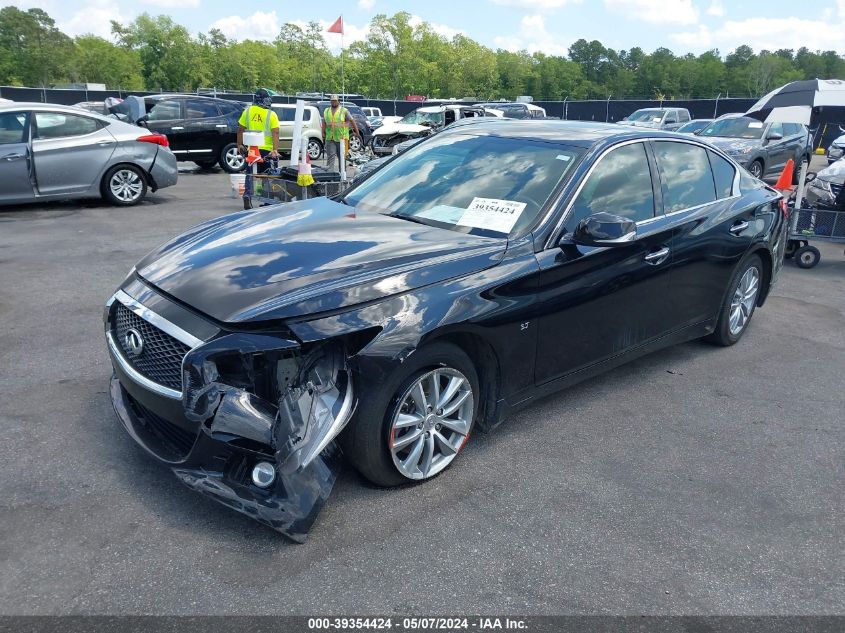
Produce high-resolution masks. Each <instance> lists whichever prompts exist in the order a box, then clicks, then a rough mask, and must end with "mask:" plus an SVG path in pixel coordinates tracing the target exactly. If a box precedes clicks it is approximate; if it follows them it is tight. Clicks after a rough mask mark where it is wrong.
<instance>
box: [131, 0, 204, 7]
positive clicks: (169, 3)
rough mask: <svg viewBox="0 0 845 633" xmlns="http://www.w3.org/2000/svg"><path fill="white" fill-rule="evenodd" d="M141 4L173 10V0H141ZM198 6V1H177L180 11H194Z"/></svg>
mask: <svg viewBox="0 0 845 633" xmlns="http://www.w3.org/2000/svg"><path fill="white" fill-rule="evenodd" d="M142 2H143V3H144V4H148V5H150V6H153V7H166V8H168V9H172V8H173V0H142ZM198 6H200V0H179V8H180V9H196V8H197V7H198Z"/></svg>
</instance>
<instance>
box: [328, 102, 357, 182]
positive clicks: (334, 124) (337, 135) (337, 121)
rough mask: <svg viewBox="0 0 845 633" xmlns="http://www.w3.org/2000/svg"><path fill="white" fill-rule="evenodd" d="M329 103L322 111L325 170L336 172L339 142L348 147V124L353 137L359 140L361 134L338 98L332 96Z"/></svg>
mask: <svg viewBox="0 0 845 633" xmlns="http://www.w3.org/2000/svg"><path fill="white" fill-rule="evenodd" d="M330 101H331V107H328V108H326V109H325V110H324V111H323V121H322V127H323V140H324V144H325V148H326V168H327V169H328V170H329V171H337V170H338V160H339V158H338V157H339V156H340V152H341V149H340V142H341V140H342V141H344V142H345V145H346V147H347V148H348V147H349V126H350V124H351V125H352V128H353V129H354V130H355V136H357V137H358V138H361V133H360V132H359V131H358V125H357V124H356V123H355V119H353V118H352V115H351V114H349V110H347V109H346V108H344V107H343V106H342V105H340V98H339V97H338V96H337V95H332V96H331V99H330Z"/></svg>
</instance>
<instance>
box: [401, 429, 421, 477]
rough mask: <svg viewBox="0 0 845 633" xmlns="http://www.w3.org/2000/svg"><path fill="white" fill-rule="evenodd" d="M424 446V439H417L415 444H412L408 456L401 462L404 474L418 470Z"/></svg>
mask: <svg viewBox="0 0 845 633" xmlns="http://www.w3.org/2000/svg"><path fill="white" fill-rule="evenodd" d="M424 446H425V437H423V436H420V437H418V438H417V442H416V444H414V447H413V448H412V449H411V452H410V453H408V456H407V457H406V458H405V459H404V460H403V461H402V468H404V469H405V471H406V472H408V473H413V472H414V471H415V470H417V469H418V467H419V463H420V457H422V453H423V447H424Z"/></svg>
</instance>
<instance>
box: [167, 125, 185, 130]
mask: <svg viewBox="0 0 845 633" xmlns="http://www.w3.org/2000/svg"><path fill="white" fill-rule="evenodd" d="M170 129H171V130H184V129H185V128H184V127H182V126H181V125H174V126H173V127H172V128H170Z"/></svg>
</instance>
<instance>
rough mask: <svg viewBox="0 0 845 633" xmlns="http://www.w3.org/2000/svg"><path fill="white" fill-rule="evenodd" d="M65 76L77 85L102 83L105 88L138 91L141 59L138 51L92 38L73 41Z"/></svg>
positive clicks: (91, 36)
mask: <svg viewBox="0 0 845 633" xmlns="http://www.w3.org/2000/svg"><path fill="white" fill-rule="evenodd" d="M69 69H70V70H69V72H68V77H69V79H70V80H71V81H74V82H80V83H89V82H90V83H104V84H106V86H107V87H108V88H121V89H123V90H141V89H143V87H144V78H143V76H142V75H141V58H140V57H139V56H138V53H137V51H133V50H131V49H126V48H122V47H120V46H116V45H115V44H112V43H111V42H109V41H108V40H104V39H103V38H101V37H95V36H93V35H83V36H80V37H77V38H76V39H75V40H74V51H73V57H72V59H71V63H70V64H69Z"/></svg>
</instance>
